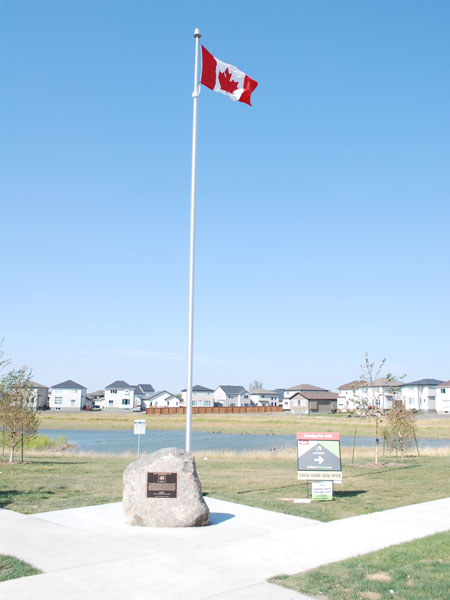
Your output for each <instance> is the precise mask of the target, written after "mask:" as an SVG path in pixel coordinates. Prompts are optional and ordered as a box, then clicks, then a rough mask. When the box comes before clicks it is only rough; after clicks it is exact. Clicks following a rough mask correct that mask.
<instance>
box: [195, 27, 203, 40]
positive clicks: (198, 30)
mask: <svg viewBox="0 0 450 600" xmlns="http://www.w3.org/2000/svg"><path fill="white" fill-rule="evenodd" d="M194 37H195V38H201V37H202V34H201V33H200V29H198V27H196V28H195V29H194Z"/></svg>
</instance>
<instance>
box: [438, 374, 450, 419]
mask: <svg viewBox="0 0 450 600" xmlns="http://www.w3.org/2000/svg"><path fill="white" fill-rule="evenodd" d="M436 412H437V413H439V414H449V413H450V381H444V382H443V383H441V384H440V385H438V386H437V387H436Z"/></svg>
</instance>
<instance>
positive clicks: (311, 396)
mask: <svg viewBox="0 0 450 600" xmlns="http://www.w3.org/2000/svg"><path fill="white" fill-rule="evenodd" d="M295 387H296V388H297V390H295V389H294V388H290V389H289V390H286V392H288V393H289V394H290V395H289V397H288V398H285V399H283V410H290V411H291V412H293V413H298V414H301V415H309V414H316V413H330V412H336V409H337V398H338V395H337V394H336V393H334V392H330V390H326V389H324V388H320V387H317V386H315V385H310V384H309V383H304V384H301V385H299V386H295Z"/></svg>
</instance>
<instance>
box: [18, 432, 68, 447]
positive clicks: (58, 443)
mask: <svg viewBox="0 0 450 600" xmlns="http://www.w3.org/2000/svg"><path fill="white" fill-rule="evenodd" d="M68 446H69V444H68V443H67V438H66V437H65V436H63V435H59V436H58V437H57V438H56V439H53V438H51V437H50V436H48V435H42V434H40V435H37V436H35V437H34V438H31V439H30V440H27V441H26V442H25V443H24V449H25V450H27V451H30V450H64V449H65V448H67V447H68Z"/></svg>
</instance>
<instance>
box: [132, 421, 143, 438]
mask: <svg viewBox="0 0 450 600" xmlns="http://www.w3.org/2000/svg"><path fill="white" fill-rule="evenodd" d="M134 435H145V419H135V420H134Z"/></svg>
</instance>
